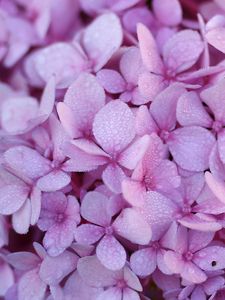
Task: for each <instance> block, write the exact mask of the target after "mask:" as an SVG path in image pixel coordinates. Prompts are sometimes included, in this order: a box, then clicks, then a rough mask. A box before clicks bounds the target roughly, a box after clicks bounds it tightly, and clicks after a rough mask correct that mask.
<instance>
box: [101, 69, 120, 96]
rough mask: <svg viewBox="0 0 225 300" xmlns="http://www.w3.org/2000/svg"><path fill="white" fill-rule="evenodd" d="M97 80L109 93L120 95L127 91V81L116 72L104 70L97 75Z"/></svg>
mask: <svg viewBox="0 0 225 300" xmlns="http://www.w3.org/2000/svg"><path fill="white" fill-rule="evenodd" d="M97 79H98V81H99V83H100V84H101V85H102V86H103V87H104V89H105V90H106V91H107V92H108V93H111V94H119V93H122V92H123V91H125V90H126V82H125V80H124V79H123V77H122V76H121V75H120V73H119V72H117V71H115V70H110V69H102V70H100V71H99V72H98V73H97Z"/></svg>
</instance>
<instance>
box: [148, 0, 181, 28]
mask: <svg viewBox="0 0 225 300" xmlns="http://www.w3.org/2000/svg"><path fill="white" fill-rule="evenodd" d="M153 11H154V13H155V15H156V17H157V19H158V20H159V21H160V22H161V23H162V24H163V25H166V26H176V25H178V24H180V23H181V21H182V8H181V5H180V3H179V1H178V0H172V1H170V0H166V1H164V2H163V5H162V3H161V2H160V0H154V1H153Z"/></svg>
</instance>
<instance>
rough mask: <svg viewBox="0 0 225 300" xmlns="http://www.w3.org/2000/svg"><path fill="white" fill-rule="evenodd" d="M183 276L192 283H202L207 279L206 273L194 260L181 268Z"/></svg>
mask: <svg viewBox="0 0 225 300" xmlns="http://www.w3.org/2000/svg"><path fill="white" fill-rule="evenodd" d="M181 277H182V278H184V279H185V280H187V281H189V282H192V283H196V284H198V283H202V282H204V281H206V279H207V276H206V274H205V273H204V272H203V271H202V270H201V269H200V268H199V267H197V266H196V265H195V264H193V263H192V262H187V263H185V264H184V267H183V269H182V270H181Z"/></svg>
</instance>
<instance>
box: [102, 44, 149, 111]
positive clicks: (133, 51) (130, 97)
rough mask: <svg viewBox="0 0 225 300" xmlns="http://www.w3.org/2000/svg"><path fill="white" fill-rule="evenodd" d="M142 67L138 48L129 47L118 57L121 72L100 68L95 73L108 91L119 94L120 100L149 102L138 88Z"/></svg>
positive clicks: (139, 102) (135, 102)
mask: <svg viewBox="0 0 225 300" xmlns="http://www.w3.org/2000/svg"><path fill="white" fill-rule="evenodd" d="M143 69H144V68H143V65H142V60H141V56H140V51H139V49H138V48H136V47H130V48H129V49H128V50H126V52H125V53H124V54H123V55H122V57H121V59H120V73H121V74H120V73H119V72H117V71H115V70H110V69H102V70H100V71H99V72H98V73H97V78H98V80H99V82H100V83H101V85H102V86H103V87H104V89H105V90H106V91H107V92H108V93H111V94H120V99H121V100H122V101H124V102H131V103H133V104H135V105H140V104H144V103H147V102H149V99H148V98H145V97H143V96H142V95H141V94H140V92H139V89H138V78H139V75H140V74H141V72H143Z"/></svg>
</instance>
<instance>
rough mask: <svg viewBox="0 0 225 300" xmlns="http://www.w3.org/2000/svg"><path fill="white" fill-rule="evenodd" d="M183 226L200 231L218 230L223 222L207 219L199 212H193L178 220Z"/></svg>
mask: <svg viewBox="0 0 225 300" xmlns="http://www.w3.org/2000/svg"><path fill="white" fill-rule="evenodd" d="M178 222H179V223H180V224H182V225H183V226H185V227H187V228H190V229H193V230H200V231H213V232H214V231H218V230H220V229H221V228H222V226H221V224H220V223H219V222H217V221H216V219H215V220H211V221H210V220H205V219H203V218H201V217H200V216H198V214H193V215H189V216H185V217H183V218H182V219H180V220H179V221H178Z"/></svg>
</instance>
